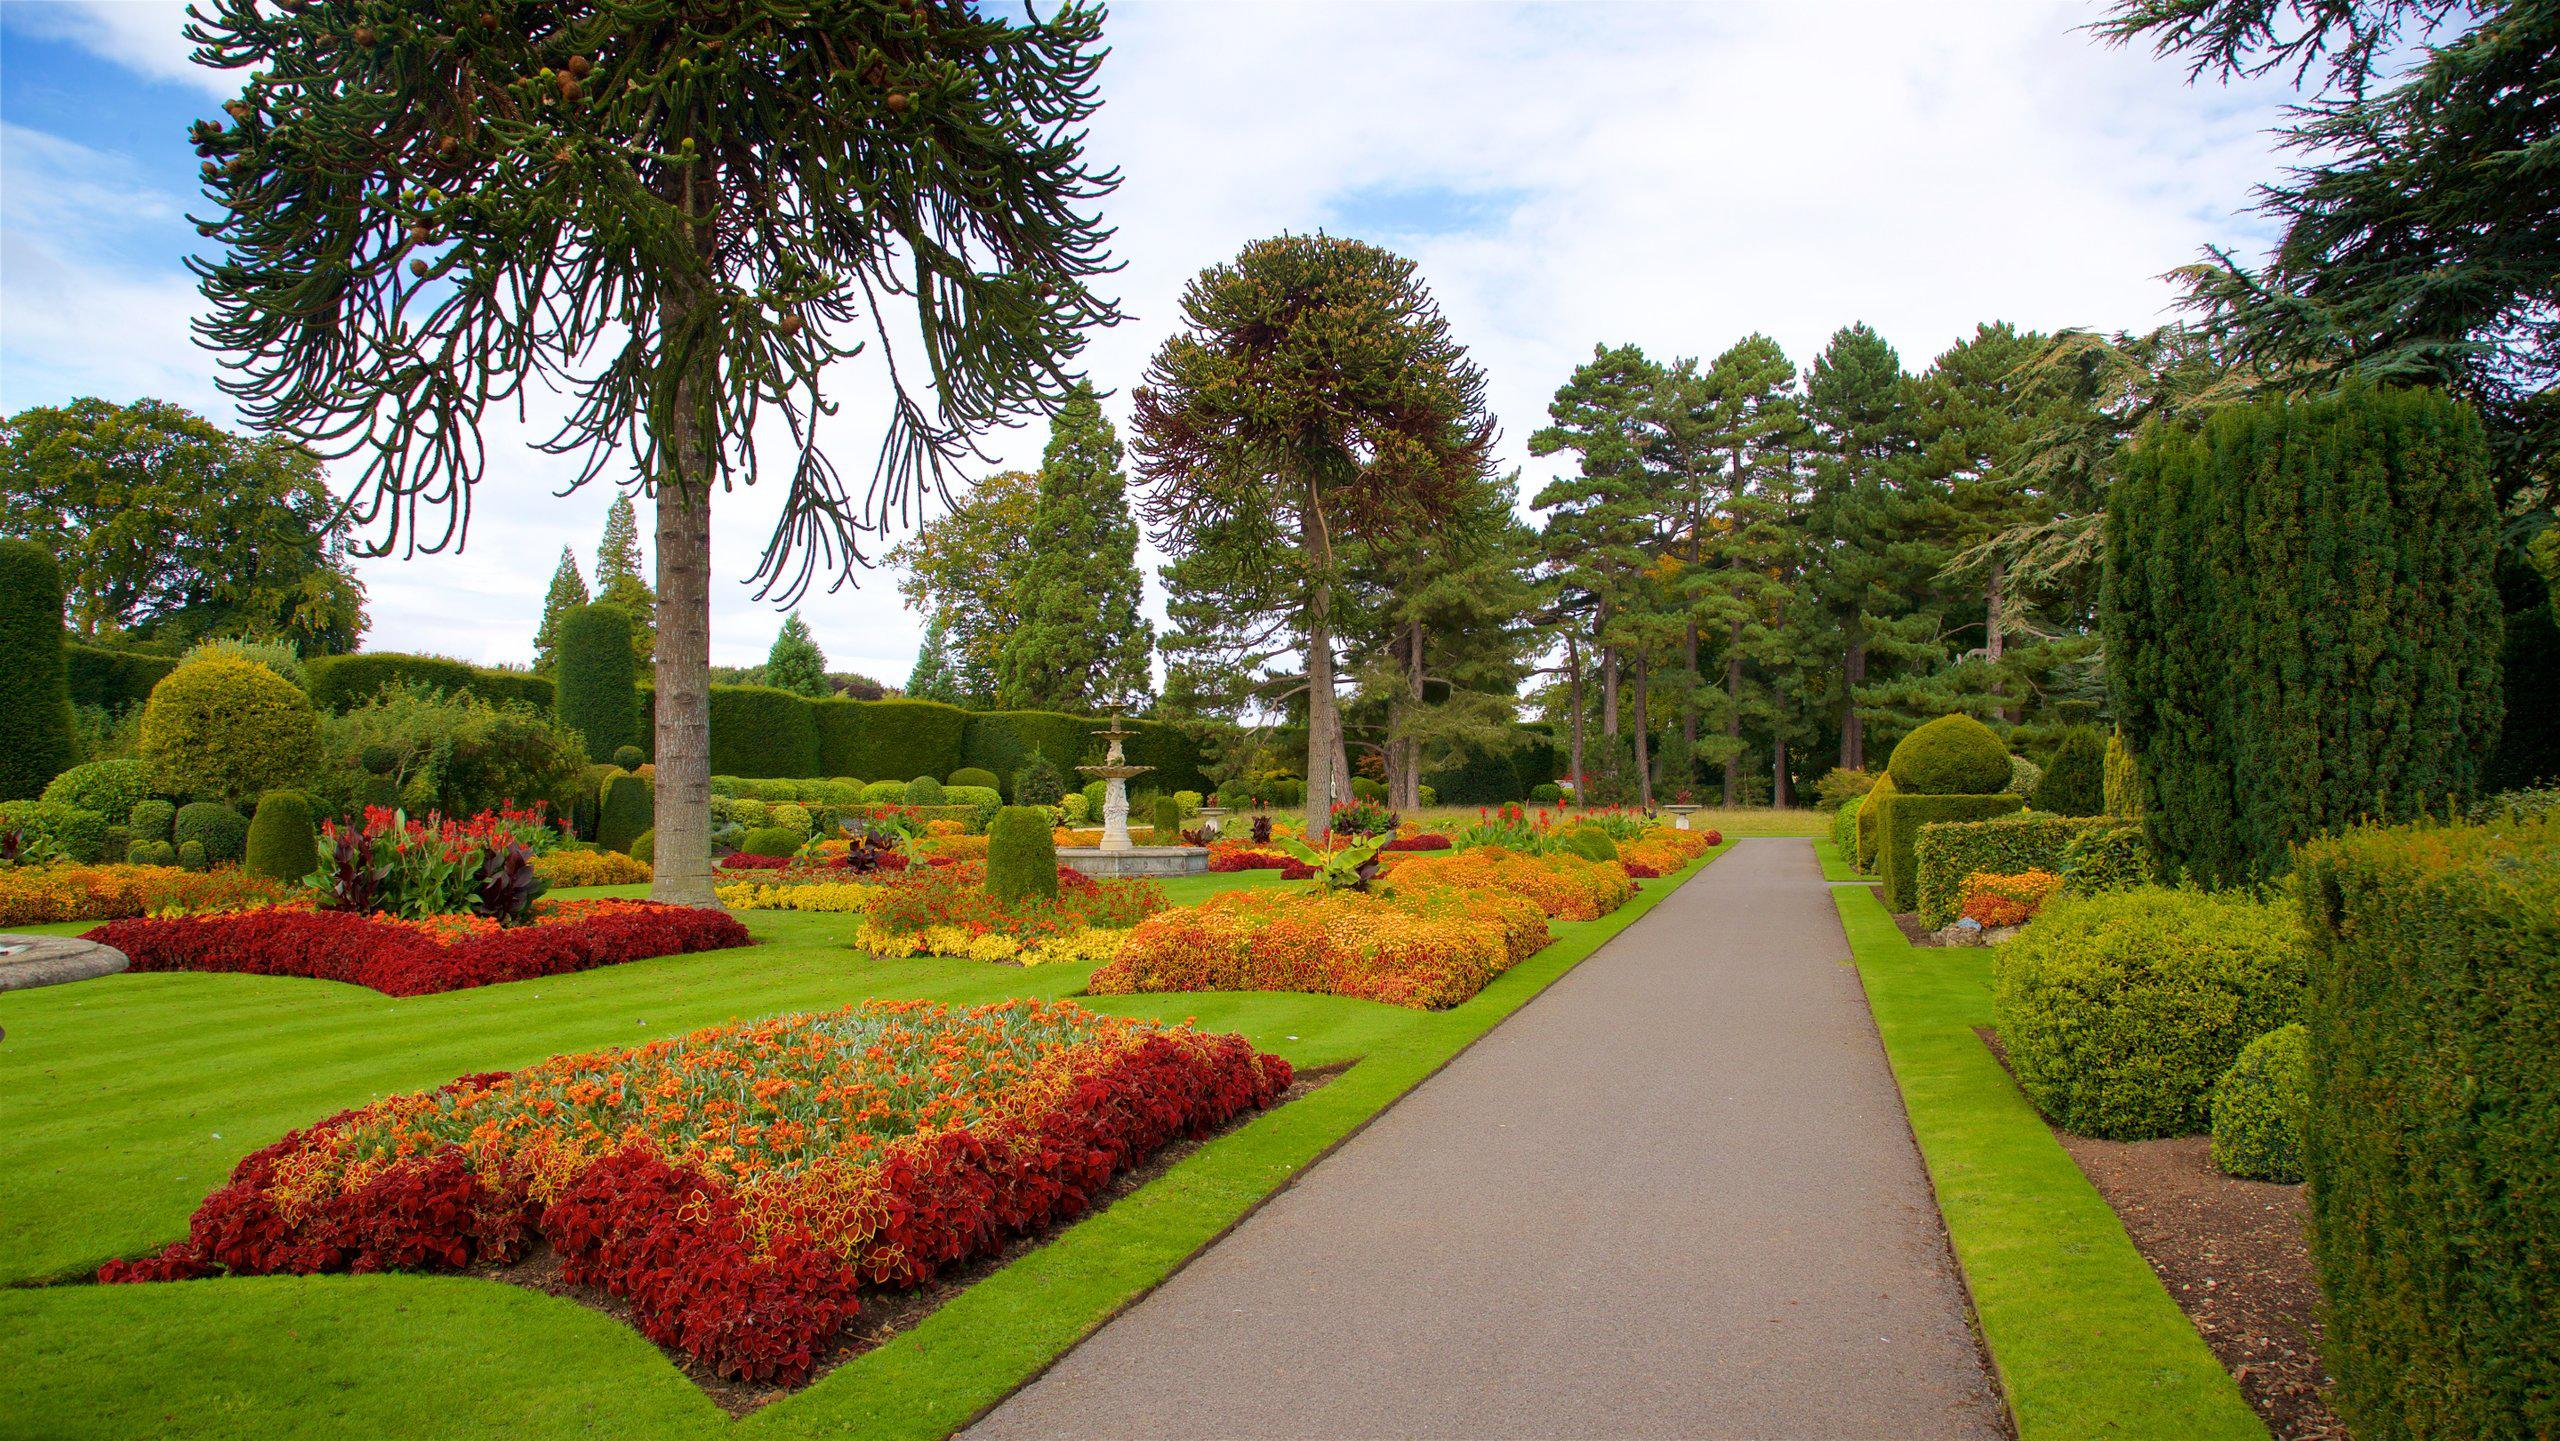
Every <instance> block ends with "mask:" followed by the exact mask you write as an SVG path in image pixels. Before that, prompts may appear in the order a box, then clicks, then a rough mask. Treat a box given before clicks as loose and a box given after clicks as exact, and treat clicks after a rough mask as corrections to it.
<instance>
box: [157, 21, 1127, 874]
mask: <svg viewBox="0 0 2560 1441" xmlns="http://www.w3.org/2000/svg"><path fill="white" fill-rule="evenodd" d="M1101 25H1102V12H1101V11H1100V10H1099V9H1096V8H1088V7H1087V6H1084V5H1082V4H1074V3H1071V4H1068V5H1066V6H1064V7H1062V8H1060V9H1059V10H1057V11H1056V12H1055V13H1054V14H1052V15H1050V16H1049V17H1047V18H1045V19H1043V18H1040V17H1037V16H1030V17H1026V18H1019V19H990V18H987V17H985V16H982V15H980V14H978V13H977V12H976V11H975V10H974V9H973V8H972V7H971V6H969V5H968V4H966V3H965V0H208V3H206V4H204V5H202V6H200V8H199V9H198V10H196V11H195V12H193V19H192V21H191V23H190V25H189V29H188V35H189V37H190V39H192V40H193V41H194V42H195V43H196V45H197V47H198V48H197V51H196V58H197V59H198V60H199V61H200V62H202V63H204V64H207V65H212V66H218V67H222V68H226V69H232V70H237V71H240V72H243V74H244V75H245V85H244V87H243V89H242V91H241V93H240V95H239V97H238V98H236V99H234V100H232V101H230V102H228V103H227V104H226V105H225V106H224V107H223V109H224V111H225V116H224V118H223V119H221V120H218V121H206V122H203V123H200V124H199V125H198V126H197V127H196V129H195V131H194V139H195V142H196V145H197V148H198V151H199V153H200V154H202V156H203V157H204V160H205V165H204V177H205V187H206V191H207V193H208V194H209V195H210V197H211V198H212V199H213V201H214V202H215V204H216V205H217V206H218V207H219V208H218V211H217V213H216V214H215V215H214V216H213V218H211V219H209V220H207V221H204V222H203V223H202V224H201V226H200V228H201V229H202V231H203V233H204V234H206V235H207V236H208V237H210V238H212V239H213V240H214V241H215V242H216V243H217V245H218V246H219V254H217V255H216V256H215V257H214V258H212V259H209V260H203V261H198V262H194V264H195V268H196V270H197V272H198V274H199V275H200V277H201V280H202V285H203V289H204V292H205V294H206V296H207V297H208V299H209V300H210V302H211V314H210V315H209V316H207V317H206V319H205V320H204V321H203V322H202V323H201V326H200V336H201V338H202V340H203V341H204V342H205V343H206V344H207V345H209V346H210V347H212V348H214V349H217V350H221V351H224V352H228V353H229V355H230V357H231V358H232V359H233V361H234V362H235V364H236V370H235V371H234V372H233V375H232V376H231V378H229V379H227V380H226V382H225V384H226V387H227V388H228V389H229V390H230V391H231V392H232V394H233V395H234V396H235V397H236V398H237V400H238V401H239V403H240V408H241V410H242V412H243V414H244V415H246V416H247V417H248V418H249V419H251V420H252V421H253V422H255V423H257V424H258V425H260V426H262V427H264V428H267V429H271V430H276V431H281V432H285V433H288V434H292V435H295V436H298V437H300V438H302V439H304V440H305V441H307V442H309V443H310V444H312V445H313V446H314V447H315V448H318V449H320V450H322V451H324V452H326V453H330V454H337V455H357V456H361V457H363V460H364V464H363V468H362V471H361V474H360V477H359V478H358V479H357V481H356V482H355V484H354V487H353V490H352V493H351V495H350V497H349V500H350V506H351V512H352V514H353V515H354V517H355V518H356V519H357V521H358V522H359V523H360V524H361V525H362V526H363V527H364V528H365V529H366V531H367V536H368V540H369V541H370V543H371V547H372V549H374V550H375V551H376V552H377V553H380V552H385V551H389V550H391V549H394V548H397V547H405V548H406V549H407V550H408V551H411V552H414V551H421V550H424V551H432V550H437V549H441V548H443V547H445V546H447V545H459V544H460V543H461V542H462V541H463V539H464V538H465V535H466V534H467V528H468V520H469V515H470V501H471V496H472V491H473V488H474V486H475V485H476V484H477V483H478V482H479V481H480V480H481V479H482V477H483V476H484V474H485V473H486V472H487V469H488V455H487V451H486V448H485V446H484V444H483V440H482V429H481V427H482V422H483V418H484V416H485V415H487V414H488V412H489V411H490V410H491V409H492V408H493V407H504V406H510V405H520V404H523V403H524V402H525V401H527V400H528V399H529V398H530V396H531V395H532V394H534V393H536V392H539V391H544V390H549V391H553V392H558V393H560V394H562V395H564V396H565V397H566V398H567V400H568V402H569V403H568V405H567V412H568V413H567V418H566V419H565V420H564V421H563V422H562V423H561V426H560V428H559V430H558V432H557V433H556V434H555V435H553V436H552V437H551V438H550V439H549V440H548V442H547V445H548V447H549V448H550V449H552V450H554V451H556V452H560V453H565V454H572V455H576V456H579V457H581V458H582V461H583V467H582V470H581V472H580V476H579V479H580V481H581V482H582V483H583V482H584V481H587V480H593V479H595V478H597V477H605V476H609V477H611V478H612V479H613V480H615V481H617V482H620V483H624V484H628V485H631V486H633V487H635V488H636V489H638V490H639V491H640V492H642V493H643V494H646V495H648V496H650V497H652V498H653V499H654V502H655V505H656V512H657V515H656V531H657V547H656V549H657V575H658V612H657V615H658V642H657V745H656V759H657V814H656V829H657V852H656V862H657V880H656V883H655V885H654V887H653V890H652V893H653V895H654V896H656V897H657V898H659V899H662V900H671V901H679V902H686V903H690V904H697V905H711V904H716V902H715V901H714V899H713V897H712V894H711V884H710V850H709V834H708V824H707V819H708V818H707V799H708V781H709V775H708V770H709V766H708V756H709V748H708V725H707V709H708V672H709V659H710V657H709V604H710V589H709V587H710V526H711V498H712V496H713V494H714V493H715V492H717V491H720V490H723V489H726V488H727V487H729V486H730V485H733V484H749V483H753V482H754V481H755V480H756V479H757V478H758V474H759V469H760V467H759V460H760V459H776V458H781V459H783V460H784V462H785V463H784V468H785V469H786V470H787V473H788V479H787V480H786V481H785V482H784V483H785V484H786V485H787V486H788V493H787V495H786V496H785V498H784V501H783V505H782V519H781V522H780V524H779V525H778V526H777V527H776V529H775V531H774V534H773V536H772V538H771V540H770V542H769V544H768V545H767V547H766V550H765V554H764V558H763V562H762V564H761V566H760V567H759V569H758V570H757V572H756V574H755V576H754V577H753V579H754V580H756V581H758V582H760V583H761V585H762V587H763V590H764V592H765V593H767V594H779V595H781V596H782V597H783V598H785V599H786V600H788V599H789V598H793V597H796V596H797V595H798V594H799V593H800V592H801V591H802V590H804V589H805V588H806V587H807V585H808V583H809V582H810V580H811V579H812V578H813V577H814V576H817V575H820V574H827V575H832V576H842V575H848V574H850V572H851V568H852V567H853V566H854V565H856V564H858V563H860V562H861V561H862V559H863V557H864V550H863V543H864V539H865V537H866V536H867V535H870V534H872V533H875V532H878V531H881V530H885V529H887V528H888V527H890V526H892V525H895V524H900V523H903V522H905V521H907V520H909V519H911V518H912V517H913V515H914V514H915V511H916V508H917V506H918V504H919V502H920V501H921V500H922V499H923V497H924V496H925V495H926V494H928V493H929V492H931V491H933V490H935V489H938V488H939V486H940V483H941V477H942V476H943V475H944V473H945V468H946V466H947V465H949V464H950V463H951V462H953V461H955V460H957V459H959V458H961V457H963V456H964V455H966V454H967V453H969V449H970V445H971V440H972V437H973V436H974V435H975V434H976V433H978V432H979V431H980V430H982V429H983V428H984V427H986V426H988V425H990V424H993V423H996V422H998V421H1000V420H1003V419H1005V418H1006V417H1008V416H1011V415H1013V414H1016V413H1019V412H1022V411H1025V410H1030V409H1045V408H1047V407H1048V406H1050V405H1051V404H1054V402H1055V401H1056V400H1057V399H1058V398H1059V397H1061V396H1062V395H1063V394H1064V393H1065V392H1066V390H1067V388H1068V387H1069V386H1070V385H1071V384H1072V383H1073V381H1074V380H1075V379H1077V378H1078V377H1077V376H1076V375H1075V374H1073V373H1072V372H1071V371H1070V370H1069V369H1068V366H1069V364H1070V362H1071V361H1072V360H1073V358H1074V356H1075V355H1076V354H1077V352H1078V351H1079V350H1080V349H1081V347H1082V344H1083V335H1084V332H1085V331H1086V330H1087V328H1088V327H1090V326H1093V325H1095V324H1099V323H1108V322H1109V321H1112V320H1114V319H1116V318H1117V316H1116V314H1115V312H1114V311H1113V309H1112V308H1111V306H1110V305H1109V303H1108V302H1106V301H1104V300H1101V299H1099V298H1098V297H1096V296H1095V295H1094V294H1093V292H1092V291H1091V290H1090V289H1089V282H1090V281H1091V280H1092V279H1093V277H1095V276H1096V275H1097V274H1098V273H1100V272H1101V271H1102V270H1104V269H1105V268H1106V265H1107V260H1106V256H1105V246H1106V244H1107V242H1108V240H1109V231H1108V230H1107V229H1106V228H1105V227H1104V226H1103V225H1102V224H1101V223H1100V221H1099V220H1098V218H1096V216H1095V215H1094V214H1093V213H1092V205H1093V202H1095V201H1096V200H1098V199H1099V198H1100V197H1101V196H1102V195H1104V194H1105V193H1107V192H1108V191H1109V189H1110V188H1111V186H1112V184H1113V183H1114V178H1113V177H1112V176H1111V175H1109V174H1107V173H1097V172H1096V171H1094V170H1093V169H1092V168H1091V167H1089V166H1088V164H1087V163H1086V161H1085V159H1084V155H1083V141H1084V136H1083V130H1082V127H1083V124H1084V122H1085V121H1086V119H1087V118H1088V117H1089V116H1090V115H1091V114H1092V113H1093V110H1094V108H1095V106H1096V105H1097V103H1098V101H1097V98H1096V93H1095V87H1094V77H1095V73H1096V70H1097V67H1098V66H1099V64H1100V61H1101V57H1102V53H1103V52H1102V46H1101ZM866 350H871V351H873V352H874V353H873V354H872V355H871V356H870V358H869V363H870V364H871V366H872V371H873V373H874V374H875V375H878V376H884V377H885V389H886V392H887V395H886V399H887V402H888V410H889V419H888V422H887V424H886V426H885V427H884V429H883V432H882V438H881V443H880V450H879V452H878V457H877V460H876V463H875V465H874V466H873V469H872V472H871V475H870V477H869V481H868V483H867V484H865V485H860V486H855V485H849V484H848V483H847V482H846V480H845V478H844V477H843V476H842V475H841V474H839V472H838V470H837V469H836V467H835V466H834V465H833V464H832V463H831V462H830V460H829V458H828V456H827V455H826V453H825V452H824V451H823V450H821V449H820V448H819V446H818V444H817V440H816V436H815V433H814V425H815V422H816V420H817V417H818V416H820V415H822V414H826V413H829V412H830V411H831V410H832V409H833V407H834V405H835V403H836V402H835V400H834V399H833V398H832V397H831V396H830V394H829V393H828V390H827V388H826V386H825V384H824V381H825V379H826V377H827V375H828V369H827V368H828V366H829V365H830V364H831V363H834V362H838V361H842V360H846V359H848V358H850V357H853V356H855V355H857V354H860V353H862V352H864V351H866ZM919 357H920V359H919ZM777 420H778V422H779V423H778V424H768V425H767V426H766V429H767V430H768V431H770V433H769V434H767V435H766V436H765V437H764V438H763V439H764V443H763V445H762V446H761V447H760V446H759V444H758V441H757V432H758V428H759V424H760V423H764V422H773V421H777ZM760 450H761V451H762V452H765V453H764V454H761V455H760Z"/></svg>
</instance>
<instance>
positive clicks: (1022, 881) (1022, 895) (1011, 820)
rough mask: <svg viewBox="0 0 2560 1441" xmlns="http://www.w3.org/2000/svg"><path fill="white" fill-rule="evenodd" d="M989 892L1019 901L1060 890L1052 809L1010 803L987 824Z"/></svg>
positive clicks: (1056, 892)
mask: <svg viewBox="0 0 2560 1441" xmlns="http://www.w3.org/2000/svg"><path fill="white" fill-rule="evenodd" d="M987 894H989V895H991V896H994V897H995V898H996V899H997V900H999V901H1008V902H1010V901H1019V900H1027V899H1031V898H1034V897H1041V896H1055V895H1057V894H1058V845H1057V841H1056V838H1055V837H1053V836H1052V835H1051V834H1050V830H1049V813H1048V812H1047V811H1045V810H1042V809H1040V808H1039V807H1037V806H1006V807H1005V808H1004V809H1003V810H1000V811H998V812H996V818H995V820H994V821H992V822H991V823H989V825H988V826H987Z"/></svg>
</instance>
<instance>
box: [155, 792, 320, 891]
mask: <svg viewBox="0 0 2560 1441" xmlns="http://www.w3.org/2000/svg"><path fill="white" fill-rule="evenodd" d="M175 834H176V835H177V838H178V844H179V846H180V847H182V848H183V847H184V846H185V845H186V843H187V842H189V841H194V842H196V843H197V844H198V845H201V846H203V847H204V858H205V859H206V860H208V861H210V862H213V863H214V864H216V865H220V864H223V863H225V862H229V861H236V860H239V859H240V858H241V857H242V856H243V855H244V854H246V853H247V850H248V845H249V821H248V818H247V817H245V816H243V815H241V814H240V813H239V812H238V811H236V810H233V809H232V808H231V807H229V806H226V805H223V804H221V803H219V802H216V801H197V802H195V803H193V804H191V805H183V806H180V807H178V819H177V821H176V823H175ZM314 858H315V860H316V858H317V853H316V852H315V856H314ZM303 874H305V875H309V874H310V872H309V871H305V872H303Z"/></svg>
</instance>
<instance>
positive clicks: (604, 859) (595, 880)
mask: <svg viewBox="0 0 2560 1441" xmlns="http://www.w3.org/2000/svg"><path fill="white" fill-rule="evenodd" d="M533 873H534V874H535V875H537V876H540V877H541V878H542V879H543V880H544V881H545V882H547V883H548V884H551V885H555V886H631V885H638V884H639V883H640V882H642V881H645V880H648V879H650V877H651V874H652V872H651V871H650V869H649V864H648V862H646V861H638V860H633V859H632V858H631V857H629V856H626V855H624V854H623V853H622V852H620V851H553V852H552V853H551V854H549V855H547V856H535V857H534V858H533Z"/></svg>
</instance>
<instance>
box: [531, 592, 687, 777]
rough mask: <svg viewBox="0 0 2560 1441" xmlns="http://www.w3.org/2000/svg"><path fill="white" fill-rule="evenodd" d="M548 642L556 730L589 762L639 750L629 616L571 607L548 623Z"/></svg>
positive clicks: (606, 608) (612, 609) (614, 608)
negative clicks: (582, 748) (581, 748)
mask: <svg viewBox="0 0 2560 1441" xmlns="http://www.w3.org/2000/svg"><path fill="white" fill-rule="evenodd" d="M551 637H552V641H551V644H552V651H551V654H552V658H553V666H552V670H553V674H554V675H555V676H556V677H557V679H556V680H555V681H554V682H553V686H552V696H553V699H552V716H553V718H554V719H556V720H557V721H558V722H559V723H560V726H561V728H562V729H564V730H569V731H574V732H576V733H577V735H578V736H579V738H580V739H582V740H584V741H585V742H586V745H587V759H589V760H591V761H601V760H610V759H612V757H613V753H614V752H615V751H616V750H618V749H620V748H621V747H623V746H627V745H640V743H641V740H642V737H641V734H640V673H639V670H640V668H639V664H638V662H637V661H635V660H634V659H633V658H632V654H631V612H629V611H627V610H624V609H623V608H622V607H621V606H618V605H579V606H571V607H570V608H569V609H567V610H564V611H562V612H561V613H560V614H559V615H557V616H555V617H553V619H552V623H551ZM642 748H643V749H646V747H645V746H643V747H642ZM715 769H716V763H715Z"/></svg>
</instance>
